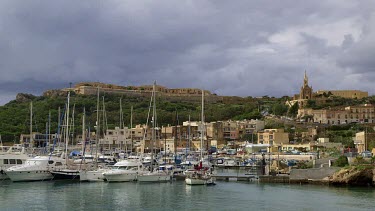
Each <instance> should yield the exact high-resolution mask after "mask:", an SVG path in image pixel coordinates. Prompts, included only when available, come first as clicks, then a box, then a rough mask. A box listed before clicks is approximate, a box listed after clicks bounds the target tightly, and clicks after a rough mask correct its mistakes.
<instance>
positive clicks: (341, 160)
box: [333, 155, 349, 167]
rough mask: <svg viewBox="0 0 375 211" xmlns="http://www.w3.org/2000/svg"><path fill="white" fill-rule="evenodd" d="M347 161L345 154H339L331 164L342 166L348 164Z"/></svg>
mask: <svg viewBox="0 0 375 211" xmlns="http://www.w3.org/2000/svg"><path fill="white" fill-rule="evenodd" d="M348 164H349V162H348V158H347V157H346V156H343V155H342V156H340V157H339V158H338V159H337V160H336V161H335V162H334V163H333V166H337V167H344V166H346V165H348Z"/></svg>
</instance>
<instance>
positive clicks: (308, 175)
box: [290, 167, 341, 180]
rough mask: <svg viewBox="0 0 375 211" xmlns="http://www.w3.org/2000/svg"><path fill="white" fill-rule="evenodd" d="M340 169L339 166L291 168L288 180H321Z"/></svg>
mask: <svg viewBox="0 0 375 211" xmlns="http://www.w3.org/2000/svg"><path fill="white" fill-rule="evenodd" d="M340 169H341V168H339V167H324V168H313V169H292V170H291V171H290V180H309V179H312V180H322V179H323V178H325V177H328V176H332V175H333V174H334V173H335V172H336V171H338V170H340Z"/></svg>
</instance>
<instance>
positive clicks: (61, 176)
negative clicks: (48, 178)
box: [51, 170, 80, 180]
mask: <svg viewBox="0 0 375 211" xmlns="http://www.w3.org/2000/svg"><path fill="white" fill-rule="evenodd" d="M51 174H52V176H53V179H54V180H79V178H80V175H79V171H76V170H60V171H52V172H51Z"/></svg>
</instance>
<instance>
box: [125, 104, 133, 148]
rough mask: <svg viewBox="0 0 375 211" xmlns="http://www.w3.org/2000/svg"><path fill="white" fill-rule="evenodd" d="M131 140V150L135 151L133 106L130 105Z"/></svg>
mask: <svg viewBox="0 0 375 211" xmlns="http://www.w3.org/2000/svg"><path fill="white" fill-rule="evenodd" d="M130 141H131V143H130V144H131V145H130V146H131V148H130V149H131V152H133V106H131V107H130ZM126 153H128V152H126Z"/></svg>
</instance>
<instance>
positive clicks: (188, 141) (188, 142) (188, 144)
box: [185, 115, 191, 157]
mask: <svg viewBox="0 0 375 211" xmlns="http://www.w3.org/2000/svg"><path fill="white" fill-rule="evenodd" d="M190 129H191V128H190V115H189V125H188V140H187V145H186V155H185V156H186V157H187V154H188V153H187V151H188V147H189V152H190V141H191V140H190V136H191V134H190V133H191V131H190Z"/></svg>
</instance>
